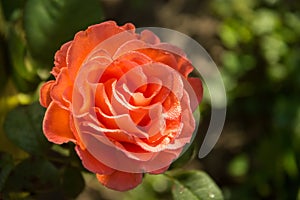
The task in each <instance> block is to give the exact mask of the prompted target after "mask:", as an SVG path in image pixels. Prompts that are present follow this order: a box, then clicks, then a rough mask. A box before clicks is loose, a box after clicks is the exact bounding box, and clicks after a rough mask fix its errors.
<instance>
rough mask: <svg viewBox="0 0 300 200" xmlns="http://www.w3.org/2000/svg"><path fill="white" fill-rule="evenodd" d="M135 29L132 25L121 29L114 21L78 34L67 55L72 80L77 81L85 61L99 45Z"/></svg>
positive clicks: (126, 25) (91, 27) (94, 26)
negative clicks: (77, 75) (121, 33)
mask: <svg viewBox="0 0 300 200" xmlns="http://www.w3.org/2000/svg"><path fill="white" fill-rule="evenodd" d="M133 29H134V25H133V24H130V23H128V24H125V25H124V26H121V27H119V26H117V24H116V23H115V22H114V21H107V22H104V23H101V24H97V25H93V26H90V27H89V28H88V29H87V30H86V31H81V32H78V33H77V34H76V35H75V37H74V40H73V42H72V45H71V46H70V49H69V51H68V55H67V63H68V68H69V72H70V77H71V79H75V77H76V74H77V72H78V70H79V68H80V67H81V65H82V63H83V61H84V60H85V59H86V58H87V56H88V55H89V54H90V53H91V51H92V50H93V49H94V48H95V47H96V46H97V45H99V44H100V43H101V42H102V41H104V40H106V39H108V38H110V37H111V36H113V35H115V34H118V33H120V32H123V31H126V30H133Z"/></svg>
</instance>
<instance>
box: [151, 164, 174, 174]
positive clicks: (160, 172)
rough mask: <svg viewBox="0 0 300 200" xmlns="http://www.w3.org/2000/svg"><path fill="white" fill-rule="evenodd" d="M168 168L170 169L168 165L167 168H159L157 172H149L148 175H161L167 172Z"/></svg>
mask: <svg viewBox="0 0 300 200" xmlns="http://www.w3.org/2000/svg"><path fill="white" fill-rule="evenodd" d="M169 167H170V166H169V165H168V166H166V167H164V168H161V169H158V170H155V171H152V172H149V174H162V173H164V172H165V171H167V170H168V168H169Z"/></svg>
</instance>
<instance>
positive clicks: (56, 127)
mask: <svg viewBox="0 0 300 200" xmlns="http://www.w3.org/2000/svg"><path fill="white" fill-rule="evenodd" d="M43 131H44V134H45V136H46V137H47V139H48V140H49V141H50V142H54V143H56V144H62V143H65V142H69V141H72V142H75V138H74V135H73V133H72V131H71V129H70V113H69V111H67V110H64V109H62V108H61V107H59V105H58V104H57V103H55V102H51V103H50V105H49V107H48V109H47V111H46V113H45V117H44V122H43Z"/></svg>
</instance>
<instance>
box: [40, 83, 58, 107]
mask: <svg viewBox="0 0 300 200" xmlns="http://www.w3.org/2000/svg"><path fill="white" fill-rule="evenodd" d="M54 82H55V81H53V80H52V81H48V82H46V83H44V84H43V85H42V87H41V89H40V99H39V100H40V104H41V105H42V106H44V107H46V108H47V107H48V106H49V104H50V103H51V101H52V99H51V97H50V90H51V88H52V86H53V83H54Z"/></svg>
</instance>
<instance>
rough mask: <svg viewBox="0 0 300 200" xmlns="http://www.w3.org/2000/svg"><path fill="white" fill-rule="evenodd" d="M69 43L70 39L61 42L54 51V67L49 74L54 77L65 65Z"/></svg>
mask: <svg viewBox="0 0 300 200" xmlns="http://www.w3.org/2000/svg"><path fill="white" fill-rule="evenodd" d="M71 43H72V41H70V42H67V43H65V44H63V45H62V46H61V48H60V50H58V51H57V52H56V53H55V56H54V67H53V69H52V71H51V74H53V76H54V77H55V78H56V77H57V76H58V74H59V73H60V71H61V69H62V68H64V67H67V63H66V56H67V51H68V49H69V47H70V45H71Z"/></svg>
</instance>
